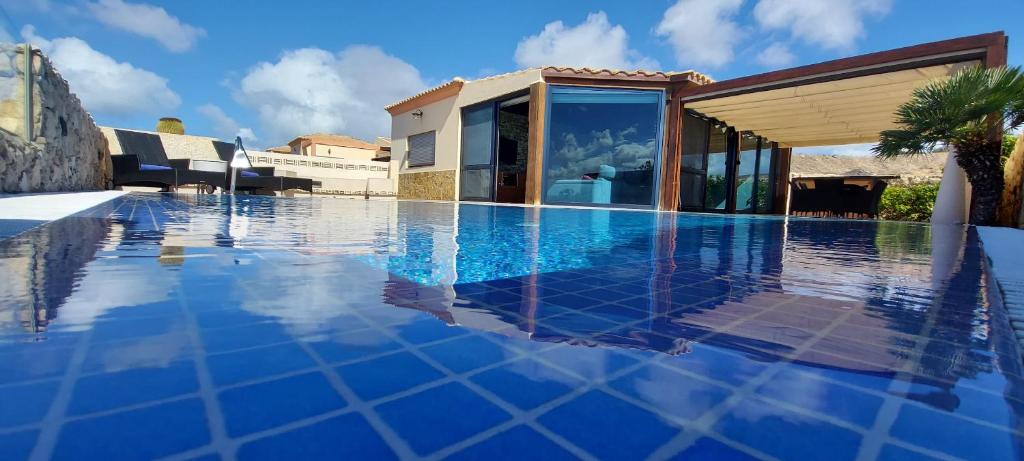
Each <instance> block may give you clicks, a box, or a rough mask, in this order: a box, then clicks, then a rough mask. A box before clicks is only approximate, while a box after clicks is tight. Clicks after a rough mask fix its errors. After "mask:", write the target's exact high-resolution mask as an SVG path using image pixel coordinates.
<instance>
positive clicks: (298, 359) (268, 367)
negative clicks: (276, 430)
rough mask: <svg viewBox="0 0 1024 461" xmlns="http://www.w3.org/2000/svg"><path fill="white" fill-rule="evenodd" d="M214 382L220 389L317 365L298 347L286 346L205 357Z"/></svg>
mask: <svg viewBox="0 0 1024 461" xmlns="http://www.w3.org/2000/svg"><path fill="white" fill-rule="evenodd" d="M206 364H207V366H208V367H209V369H210V375H211V376H212V377H213V382H214V383H216V384H217V385H219V386H224V385H228V384H234V383H239V382H242V381H248V380H250V379H256V378H262V377H265V376H271V375H275V374H280V373H286V372H289V371H295V370H301V369H303V368H309V367H312V366H314V365H315V364H316V363H315V362H314V361H313V359H312V358H311V357H310V356H309V354H306V351H304V350H302V347H300V346H299V345H298V344H295V343H287V344H278V345H276V346H267V347H261V348H256V349H246V350H243V351H238V352H228V353H226V354H216V355H211V356H208V357H207V358H206Z"/></svg>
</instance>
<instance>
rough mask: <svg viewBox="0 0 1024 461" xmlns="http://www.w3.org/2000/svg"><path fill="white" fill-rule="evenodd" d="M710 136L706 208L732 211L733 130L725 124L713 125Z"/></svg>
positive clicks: (705, 191) (707, 209)
mask: <svg viewBox="0 0 1024 461" xmlns="http://www.w3.org/2000/svg"><path fill="white" fill-rule="evenodd" d="M710 128H711V134H710V135H709V136H708V151H707V158H708V160H707V162H708V176H707V179H706V180H705V182H706V186H705V189H704V210H705V211H730V206H729V205H730V204H729V190H730V187H729V184H730V183H729V179H730V175H731V174H732V165H731V164H732V162H731V161H730V159H731V158H732V155H731V154H732V153H731V151H730V147H731V144H732V143H731V142H730V139H729V138H730V137H731V136H730V135H731V134H733V131H732V130H730V129H728V128H726V127H725V125H720V126H711V127H710Z"/></svg>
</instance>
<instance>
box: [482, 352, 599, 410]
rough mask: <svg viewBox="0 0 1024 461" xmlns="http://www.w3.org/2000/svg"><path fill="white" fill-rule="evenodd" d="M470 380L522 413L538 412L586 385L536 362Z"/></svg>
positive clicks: (517, 362)
mask: <svg viewBox="0 0 1024 461" xmlns="http://www.w3.org/2000/svg"><path fill="white" fill-rule="evenodd" d="M470 380H471V381H473V382H474V383H476V384H478V385H480V387H483V388H484V389H487V390H488V391H490V392H492V393H494V394H495V395H497V396H498V397H500V398H501V399H502V400H505V401H506V402H509V403H511V404H513V405H515V406H517V407H519V408H521V409H523V410H531V409H533V408H536V407H538V406H540V405H542V404H544V403H547V402H550V401H551V400H554V399H555V398H558V397H561V396H563V395H565V394H568V393H569V392H570V391H572V390H573V389H575V388H576V387H578V386H581V385H583V384H584V381H582V380H580V379H579V378H575V377H573V376H570V375H568V374H566V373H563V372H561V371H558V370H556V369H554V368H551V367H549V366H547V365H544V364H542V363H540V362H538V361H536V360H533V359H520V360H515V361H512V362H509V363H507V364H504V365H501V366H498V367H495V368H491V369H489V370H486V371H484V372H481V373H479V374H476V375H473V376H472V377H470Z"/></svg>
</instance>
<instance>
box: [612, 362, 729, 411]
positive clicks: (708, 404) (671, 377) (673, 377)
mask: <svg viewBox="0 0 1024 461" xmlns="http://www.w3.org/2000/svg"><path fill="white" fill-rule="evenodd" d="M608 386H610V387H611V388H612V389H615V390H617V391H619V392H622V393H623V394H625V395H627V396H629V397H632V398H634V399H637V400H640V401H643V402H647V403H649V404H650V405H651V406H653V407H655V408H658V409H659V411H660V412H662V413H663V414H665V415H671V416H674V417H677V418H681V419H685V420H694V419H697V418H699V417H700V416H701V415H703V414H704V413H705V412H707V411H708V410H710V409H711V408H713V407H715V406H717V405H719V404H721V403H722V402H723V401H724V400H725V399H726V398H728V397H729V395H731V392H730V391H729V390H728V389H726V388H724V387H722V386H717V385H715V384H710V383H708V382H705V381H700V380H697V379H693V378H692V377H690V376H686V375H683V374H682V373H679V372H676V371H673V370H670V369H668V368H665V367H662V366H659V365H644V366H643V367H641V368H639V369H637V370H635V371H632V372H630V373H628V374H626V375H625V376H623V377H621V378H618V379H615V380H613V381H611V382H609V383H608Z"/></svg>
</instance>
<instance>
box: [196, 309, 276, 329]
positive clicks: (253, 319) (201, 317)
mask: <svg viewBox="0 0 1024 461" xmlns="http://www.w3.org/2000/svg"><path fill="white" fill-rule="evenodd" d="M195 315H196V325H198V326H199V328H201V329H207V328H225V327H238V326H242V325H247V324H251V323H259V322H265V321H268V320H273V317H270V316H266V315H260V314H255V313H252V312H249V311H247V310H244V309H238V308H224V309H215V310H201V311H199V312H197V313H196V314H195Z"/></svg>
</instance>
